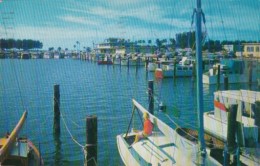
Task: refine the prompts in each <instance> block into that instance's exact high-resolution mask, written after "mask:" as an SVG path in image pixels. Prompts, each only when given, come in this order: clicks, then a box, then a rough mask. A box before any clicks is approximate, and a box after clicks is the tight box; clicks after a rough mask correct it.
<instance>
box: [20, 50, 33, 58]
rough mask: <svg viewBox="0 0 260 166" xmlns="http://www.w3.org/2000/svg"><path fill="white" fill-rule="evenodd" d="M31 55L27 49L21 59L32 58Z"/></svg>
mask: <svg viewBox="0 0 260 166" xmlns="http://www.w3.org/2000/svg"><path fill="white" fill-rule="evenodd" d="M30 58H31V56H30V54H29V52H27V51H25V52H22V55H21V59H30Z"/></svg>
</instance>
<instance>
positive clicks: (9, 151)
mask: <svg viewBox="0 0 260 166" xmlns="http://www.w3.org/2000/svg"><path fill="white" fill-rule="evenodd" d="M26 117H27V112H26V111H25V112H24V113H23V115H22V117H21V119H20V120H19V122H18V124H17V125H16V127H15V128H14V130H13V131H12V132H11V134H7V135H6V136H5V137H3V138H0V165H16V166H39V165H44V164H43V160H42V158H41V156H40V153H39V151H38V149H37V148H36V147H35V146H34V145H33V143H32V142H31V141H30V140H29V139H27V138H19V137H18V133H19V131H20V130H21V128H22V126H23V124H24V122H25V120H26Z"/></svg>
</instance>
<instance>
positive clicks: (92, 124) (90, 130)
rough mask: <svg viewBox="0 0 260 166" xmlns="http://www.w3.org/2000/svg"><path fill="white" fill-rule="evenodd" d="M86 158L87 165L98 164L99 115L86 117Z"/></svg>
mask: <svg viewBox="0 0 260 166" xmlns="http://www.w3.org/2000/svg"><path fill="white" fill-rule="evenodd" d="M85 150H86V153H87V155H86V158H85V162H84V165H85V166H94V165H97V116H96V115H92V116H87V118H86V146H85Z"/></svg>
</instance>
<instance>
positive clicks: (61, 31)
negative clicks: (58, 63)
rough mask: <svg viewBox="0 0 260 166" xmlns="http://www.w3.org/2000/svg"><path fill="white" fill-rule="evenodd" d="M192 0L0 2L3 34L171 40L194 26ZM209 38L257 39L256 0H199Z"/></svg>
mask: <svg viewBox="0 0 260 166" xmlns="http://www.w3.org/2000/svg"><path fill="white" fill-rule="evenodd" d="M195 5H196V1H195V0H2V2H1V3H0V11H1V16H0V20H1V24H0V37H1V38H15V39H35V40H40V41H41V42H43V45H44V48H45V49H47V48H48V47H54V48H57V47H59V46H60V47H62V48H65V47H66V48H69V49H72V48H73V45H74V44H75V43H76V41H79V42H80V43H81V48H82V47H83V46H92V42H94V43H99V42H102V41H104V39H106V38H108V37H121V38H125V39H131V40H138V39H145V40H147V39H152V40H153V41H154V40H155V39H157V38H160V39H163V38H174V37H175V34H176V33H180V32H187V31H190V30H195V28H194V26H192V27H191V25H190V24H191V16H192V13H193V9H194V8H195ZM202 9H203V11H204V13H205V16H206V29H207V32H208V38H209V39H213V40H216V39H220V40H260V10H259V9H260V0H202ZM203 27H204V29H205V26H204V25H203Z"/></svg>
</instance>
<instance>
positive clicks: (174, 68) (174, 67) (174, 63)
mask: <svg viewBox="0 0 260 166" xmlns="http://www.w3.org/2000/svg"><path fill="white" fill-rule="evenodd" d="M173 65H174V66H173V77H174V78H175V77H176V69H177V68H176V61H175V60H174V61H173Z"/></svg>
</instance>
